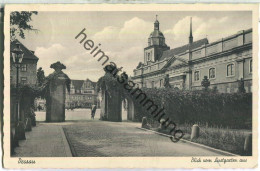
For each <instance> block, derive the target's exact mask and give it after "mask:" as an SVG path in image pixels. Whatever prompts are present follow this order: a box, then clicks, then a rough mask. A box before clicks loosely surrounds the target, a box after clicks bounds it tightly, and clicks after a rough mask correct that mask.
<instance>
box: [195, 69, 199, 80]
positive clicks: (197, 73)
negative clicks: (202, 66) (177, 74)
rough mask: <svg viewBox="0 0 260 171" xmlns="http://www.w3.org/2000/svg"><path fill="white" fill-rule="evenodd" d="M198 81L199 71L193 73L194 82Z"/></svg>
mask: <svg viewBox="0 0 260 171" xmlns="http://www.w3.org/2000/svg"><path fill="white" fill-rule="evenodd" d="M199 80H200V72H199V71H195V72H194V81H199Z"/></svg>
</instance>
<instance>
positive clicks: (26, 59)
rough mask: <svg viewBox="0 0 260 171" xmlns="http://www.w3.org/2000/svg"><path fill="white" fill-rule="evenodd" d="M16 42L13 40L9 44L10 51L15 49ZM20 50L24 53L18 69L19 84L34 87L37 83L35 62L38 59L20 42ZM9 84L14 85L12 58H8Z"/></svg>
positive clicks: (14, 71) (14, 73) (14, 68)
mask: <svg viewBox="0 0 260 171" xmlns="http://www.w3.org/2000/svg"><path fill="white" fill-rule="evenodd" d="M16 42H19V41H18V40H15V41H13V42H11V47H10V48H11V51H12V50H13V49H14V48H15V46H16V45H15V44H16ZM19 43H20V48H21V50H22V51H23V53H24V56H23V60H22V63H21V65H20V68H19V84H29V85H36V82H37V62H38V60H39V58H38V57H37V56H35V55H34V51H31V50H29V49H28V48H27V47H26V46H25V45H23V44H22V43H21V42H19ZM10 62H11V63H10V76H11V77H10V82H11V84H16V67H15V65H14V63H13V59H12V56H11V57H10Z"/></svg>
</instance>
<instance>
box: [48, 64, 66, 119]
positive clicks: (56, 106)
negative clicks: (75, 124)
mask: <svg viewBox="0 0 260 171" xmlns="http://www.w3.org/2000/svg"><path fill="white" fill-rule="evenodd" d="M51 68H53V69H54V70H55V71H54V72H53V73H52V74H50V75H49V76H48V77H47V81H48V86H47V97H46V122H64V121H65V98H66V87H67V89H68V91H70V79H69V77H68V76H67V75H66V74H65V73H64V72H62V71H61V70H62V69H66V66H65V65H63V64H62V63H60V62H56V63H54V64H52V65H51Z"/></svg>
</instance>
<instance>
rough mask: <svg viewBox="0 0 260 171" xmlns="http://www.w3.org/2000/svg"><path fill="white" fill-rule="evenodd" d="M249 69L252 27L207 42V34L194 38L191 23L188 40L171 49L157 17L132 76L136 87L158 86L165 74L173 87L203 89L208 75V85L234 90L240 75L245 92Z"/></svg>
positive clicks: (249, 76)
mask: <svg viewBox="0 0 260 171" xmlns="http://www.w3.org/2000/svg"><path fill="white" fill-rule="evenodd" d="M252 70H253V69H252V29H248V30H242V31H239V32H237V33H236V34H234V35H231V36H229V37H226V38H222V39H220V40H218V41H215V42H212V43H209V42H208V39H207V38H204V39H200V40H197V41H193V35H192V23H190V36H189V39H188V44H186V45H184V46H181V47H177V48H174V49H170V47H169V46H167V45H166V43H165V37H164V35H163V33H162V32H160V29H159V21H158V20H157V19H156V21H155V23H154V31H153V32H152V33H151V34H150V36H149V38H148V46H147V47H146V48H144V60H143V62H140V63H139V65H138V66H137V67H136V69H134V76H133V77H132V79H133V80H134V82H135V83H138V86H139V87H148V88H152V87H157V88H160V87H164V79H165V77H166V75H168V76H169V83H170V85H171V87H172V88H178V89H181V90H195V89H202V86H201V81H202V80H203V78H204V76H207V77H208V78H209V81H210V87H209V88H210V89H212V88H217V90H218V91H219V92H223V93H232V92H237V90H238V86H239V80H241V79H243V80H244V87H245V89H246V92H251V91H252Z"/></svg>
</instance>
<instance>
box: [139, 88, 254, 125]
mask: <svg viewBox="0 0 260 171" xmlns="http://www.w3.org/2000/svg"><path fill="white" fill-rule="evenodd" d="M142 91H143V92H145V94H146V95H147V97H148V98H149V99H151V100H153V102H154V104H156V105H158V106H159V109H160V108H161V107H163V106H164V108H165V110H164V111H165V113H166V116H168V117H169V118H171V120H172V121H174V122H175V123H176V124H177V125H178V124H187V123H188V124H195V123H198V124H200V125H204V124H205V125H207V126H218V127H228V128H240V129H251V128H252V94H251V93H231V94H228V93H216V92H211V91H176V90H173V89H165V88H163V89H156V88H144V89H142ZM134 100H135V99H134ZM135 103H136V105H135V106H136V107H137V111H138V112H136V113H135V118H136V119H137V120H139V121H141V118H142V117H144V116H146V117H148V119H152V115H151V111H152V110H151V111H147V110H146V107H143V106H142V105H140V104H138V103H139V101H137V100H136V101H135ZM166 116H165V117H164V118H166Z"/></svg>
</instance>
